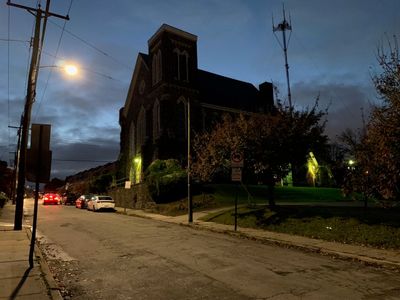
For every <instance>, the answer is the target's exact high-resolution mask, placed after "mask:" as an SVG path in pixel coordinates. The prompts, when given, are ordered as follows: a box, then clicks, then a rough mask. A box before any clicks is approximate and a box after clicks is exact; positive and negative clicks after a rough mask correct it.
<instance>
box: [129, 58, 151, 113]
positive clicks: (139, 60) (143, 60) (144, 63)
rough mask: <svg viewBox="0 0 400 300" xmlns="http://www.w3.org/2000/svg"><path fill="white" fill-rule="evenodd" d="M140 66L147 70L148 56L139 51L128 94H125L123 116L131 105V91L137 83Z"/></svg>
mask: <svg viewBox="0 0 400 300" xmlns="http://www.w3.org/2000/svg"><path fill="white" fill-rule="evenodd" d="M141 66H144V67H145V68H147V69H148V70H149V56H148V55H147V54H144V53H141V52H139V54H138V56H137V58H136V63H135V69H134V70H133V74H132V80H131V84H130V86H129V90H128V95H127V96H126V100H125V105H124V108H123V114H124V116H125V117H126V115H127V113H128V111H129V107H130V105H131V101H132V95H133V91H134V89H135V86H136V84H137V78H138V76H139V70H140V67H141Z"/></svg>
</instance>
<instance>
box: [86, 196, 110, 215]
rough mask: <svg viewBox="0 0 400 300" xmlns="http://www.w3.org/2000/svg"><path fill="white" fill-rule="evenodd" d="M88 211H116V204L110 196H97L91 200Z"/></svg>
mask: <svg viewBox="0 0 400 300" xmlns="http://www.w3.org/2000/svg"><path fill="white" fill-rule="evenodd" d="M87 209H88V210H93V211H98V210H106V209H108V210H112V211H114V210H115V202H114V200H113V198H112V197H110V196H100V195H96V196H93V197H92V198H90V200H89V201H88V203H87Z"/></svg>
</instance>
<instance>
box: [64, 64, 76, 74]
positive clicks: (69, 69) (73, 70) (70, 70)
mask: <svg viewBox="0 0 400 300" xmlns="http://www.w3.org/2000/svg"><path fill="white" fill-rule="evenodd" d="M64 71H65V72H66V73H67V74H68V75H70V76H75V75H76V74H78V68H77V66H75V65H65V66H64Z"/></svg>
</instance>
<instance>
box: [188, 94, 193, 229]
mask: <svg viewBox="0 0 400 300" xmlns="http://www.w3.org/2000/svg"><path fill="white" fill-rule="evenodd" d="M187 160H188V161H187V185H188V222H189V223H193V198H192V191H191V187H190V184H191V174H190V173H191V165H190V163H191V161H190V160H191V153H190V99H189V98H188V100H187Z"/></svg>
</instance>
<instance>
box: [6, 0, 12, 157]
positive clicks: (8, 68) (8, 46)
mask: <svg viewBox="0 0 400 300" xmlns="http://www.w3.org/2000/svg"><path fill="white" fill-rule="evenodd" d="M7 31H8V36H7V39H8V43H7V126H8V147H7V148H6V149H8V151H9V152H11V128H10V125H11V121H10V36H11V7H10V6H8V28H7ZM8 158H9V161H10V162H11V158H10V156H8Z"/></svg>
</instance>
